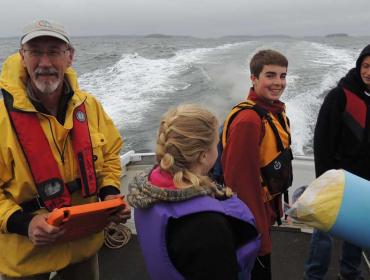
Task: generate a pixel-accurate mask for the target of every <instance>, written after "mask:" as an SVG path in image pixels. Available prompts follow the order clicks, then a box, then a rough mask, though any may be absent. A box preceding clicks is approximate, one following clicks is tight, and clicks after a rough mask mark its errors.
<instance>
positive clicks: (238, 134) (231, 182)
mask: <svg viewBox="0 0 370 280" xmlns="http://www.w3.org/2000/svg"><path fill="white" fill-rule="evenodd" d="M287 69H288V60H287V59H286V57H285V56H284V55H282V54H281V53H279V52H277V51H274V50H261V51H259V52H258V53H256V54H255V55H254V56H253V58H252V59H251V62H250V71H251V81H252V84H253V87H252V88H251V89H250V91H249V95H248V98H247V102H249V103H250V104H253V108H254V109H248V110H241V111H239V112H238V114H237V115H236V117H235V118H234V119H233V121H232V123H231V124H230V125H229V127H228V130H227V142H226V143H227V144H226V145H225V146H224V151H223V154H222V168H223V172H224V174H223V175H224V180H225V184H226V185H227V186H230V187H231V188H232V189H233V190H234V191H236V193H237V194H238V197H239V198H240V199H241V200H242V201H244V202H245V203H246V204H247V205H248V207H249V208H250V209H251V211H252V213H253V215H254V216H255V219H256V224H257V229H258V231H259V232H260V233H261V238H262V245H261V250H260V252H259V257H258V258H257V260H256V263H255V265H254V268H253V271H252V279H258V280H264V279H271V261H270V259H271V258H270V255H271V247H272V246H271V238H270V226H271V225H272V224H274V223H275V222H280V217H282V215H283V213H282V207H281V192H277V193H276V192H272V191H271V186H270V182H273V180H275V179H276V178H277V177H276V174H275V175H274V174H273V175H272V176H270V174H268V175H266V174H262V172H263V171H262V170H263V169H264V168H265V167H268V166H270V164H272V163H273V162H275V160H276V158H277V157H279V155H282V154H287V155H288V156H287V158H286V160H285V162H282V167H283V168H282V170H283V169H284V170H287V171H288V172H287V175H288V178H285V179H286V180H285V181H281V180H280V179H281V177H279V178H280V179H279V180H278V182H279V183H278V187H279V188H280V187H281V188H284V187H285V188H286V187H288V186H289V185H290V184H291V175H292V174H291V160H292V156H291V150H290V130H289V122H288V119H287V118H286V116H285V105H284V103H283V102H281V101H280V100H279V99H280V97H281V95H282V94H283V92H284V89H285V86H286V75H287ZM257 109H258V110H257ZM261 110H262V111H263V112H265V114H267V115H268V116H267V115H265V117H261V113H258V111H259V112H261ZM268 119H270V121H271V122H272V123H271V122H270V121H268ZM273 126H275V128H276V129H277V132H278V133H274V129H273ZM224 129H225V128H224ZM275 131H276V130H275ZM277 134H278V135H277ZM277 138H280V139H281V141H280V142H281V143H282V145H281V146H283V148H282V149H281V150H279V145H278V143H277V142H278V140H277ZM281 146H280V147H281ZM274 176H275V178H271V177H274ZM278 176H280V175H278ZM271 179H272V180H271ZM275 181H276V180H275Z"/></svg>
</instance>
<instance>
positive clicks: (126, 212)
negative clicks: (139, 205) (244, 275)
mask: <svg viewBox="0 0 370 280" xmlns="http://www.w3.org/2000/svg"><path fill="white" fill-rule="evenodd" d="M114 198H124V195H123V194H114V195H112V194H110V195H107V196H106V197H105V199H104V200H110V199H114ZM130 218H131V209H130V206H129V205H128V204H127V203H126V204H125V207H124V208H120V209H118V210H114V211H113V213H112V215H111V216H110V217H109V220H110V221H112V222H114V223H116V224H118V223H126V222H127V220H128V219H130Z"/></svg>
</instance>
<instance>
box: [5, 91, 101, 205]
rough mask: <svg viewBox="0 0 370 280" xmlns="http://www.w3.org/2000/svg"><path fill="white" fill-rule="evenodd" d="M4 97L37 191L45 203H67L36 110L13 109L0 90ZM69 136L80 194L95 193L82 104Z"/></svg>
mask: <svg viewBox="0 0 370 280" xmlns="http://www.w3.org/2000/svg"><path fill="white" fill-rule="evenodd" d="M3 96H4V100H5V99H7V100H5V101H6V102H5V104H6V107H7V110H8V113H9V116H10V120H11V122H12V125H13V128H14V130H15V132H16V135H17V138H18V141H19V143H20V145H21V147H22V150H23V152H24V154H25V157H26V160H27V162H28V166H29V168H30V170H31V173H32V177H33V179H34V182H35V185H36V188H37V191H38V194H39V196H40V198H41V200H42V201H43V202H44V204H45V207H46V208H47V209H48V210H49V211H52V210H53V209H55V208H61V207H63V206H70V205H71V194H70V193H69V191H68V188H67V186H66V184H65V182H63V178H62V176H61V173H60V170H59V168H58V164H57V162H56V160H55V158H54V156H53V153H52V150H51V147H50V145H49V142H48V140H47V138H46V136H45V133H44V131H43V129H42V127H41V124H40V121H39V119H38V117H37V114H36V113H33V112H32V113H30V112H22V111H20V110H16V109H14V108H13V106H12V104H11V103H12V102H9V100H10V99H12V97H11V96H10V95H9V94H3ZM71 140H72V145H73V150H74V154H75V156H76V159H77V161H78V166H79V171H80V176H81V186H82V194H83V196H84V197H86V196H89V195H93V194H96V192H97V182H96V176H95V168H94V162H93V153H92V145H91V139H90V134H89V128H88V122H87V117H86V110H85V105H84V104H81V105H79V106H78V107H76V108H75V110H74V112H73V128H72V130H71Z"/></svg>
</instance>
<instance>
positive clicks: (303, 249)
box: [99, 227, 370, 280]
mask: <svg viewBox="0 0 370 280" xmlns="http://www.w3.org/2000/svg"><path fill="white" fill-rule="evenodd" d="M272 239H273V254H272V273H273V278H272V279H273V280H283V279H284V280H298V279H302V275H303V267H304V262H305V260H306V257H307V254H308V248H309V243H310V239H311V234H309V233H305V232H301V231H300V230H299V229H298V228H287V227H280V228H273V229H272ZM340 248H341V242H340V241H339V240H335V244H334V250H333V254H332V261H331V266H330V268H329V271H328V274H327V277H326V278H325V279H326V280H334V279H337V275H338V268H339V265H338V260H339V256H340ZM99 261H100V273H101V275H100V279H101V280H121V279H125V280H146V279H149V277H148V274H147V272H146V268H145V264H144V259H143V256H142V255H141V251H140V247H139V244H138V240H137V237H136V235H133V237H132V240H131V241H130V242H129V243H128V244H127V245H126V246H125V247H123V248H121V249H117V250H114V249H113V250H112V249H108V248H106V247H103V248H102V249H101V250H100V252H99ZM362 271H363V275H364V279H370V273H369V270H368V269H367V266H366V265H365V263H363V264H362ZM225 280H227V279H225Z"/></svg>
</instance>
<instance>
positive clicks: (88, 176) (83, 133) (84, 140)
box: [71, 103, 97, 197]
mask: <svg viewBox="0 0 370 280" xmlns="http://www.w3.org/2000/svg"><path fill="white" fill-rule="evenodd" d="M76 131H78V137H76ZM71 137H72V145H73V150H74V153H75V155H76V158H77V161H78V167H79V171H80V176H81V185H82V194H83V196H84V197H86V196H91V195H94V194H96V192H97V181H96V174H95V167H94V161H93V150H92V144H91V139H90V132H89V125H88V121H87V117H86V108H85V105H84V104H83V103H82V104H81V105H80V106H78V107H77V108H76V109H75V111H74V112H73V130H72V133H71Z"/></svg>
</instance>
